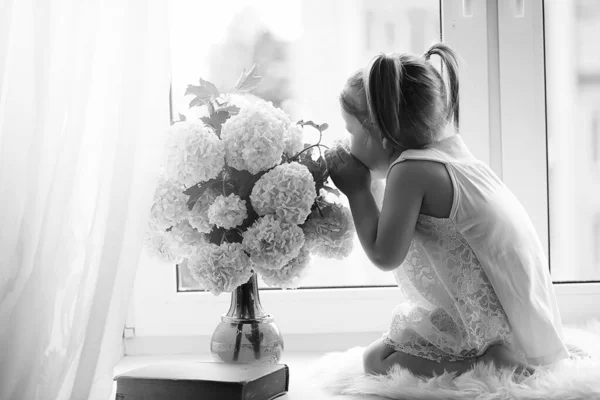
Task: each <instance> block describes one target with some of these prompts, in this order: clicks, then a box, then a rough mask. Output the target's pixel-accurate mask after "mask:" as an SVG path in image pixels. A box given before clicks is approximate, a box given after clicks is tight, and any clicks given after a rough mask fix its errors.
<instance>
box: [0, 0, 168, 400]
mask: <svg viewBox="0 0 600 400" xmlns="http://www.w3.org/2000/svg"><path fill="white" fill-rule="evenodd" d="M169 69H170V62H169V54H168V28H167V5H166V0H0V399H2V400H5V399H16V400H25V399H27V400H30V399H52V400H54V399H74V400H82V399H96V398H97V399H102V400H106V399H107V398H108V396H109V395H110V392H111V384H112V382H111V380H112V368H113V365H114V363H115V361H117V360H118V359H119V357H120V356H121V336H122V329H123V325H124V321H125V317H126V312H127V308H128V307H127V306H128V302H129V297H130V293H131V289H132V285H133V280H134V276H135V272H136V268H137V265H138V259H139V255H140V249H141V245H142V242H143V232H144V229H145V219H146V218H147V215H148V211H149V207H150V205H151V201H152V194H153V191H154V185H155V183H156V175H157V172H158V159H159V158H160V153H161V151H162V144H163V138H164V136H163V132H164V131H165V130H166V128H167V127H168V123H169V120H168V117H169V116H168V113H169V110H168V88H169V78H170V77H169V73H170V72H169Z"/></svg>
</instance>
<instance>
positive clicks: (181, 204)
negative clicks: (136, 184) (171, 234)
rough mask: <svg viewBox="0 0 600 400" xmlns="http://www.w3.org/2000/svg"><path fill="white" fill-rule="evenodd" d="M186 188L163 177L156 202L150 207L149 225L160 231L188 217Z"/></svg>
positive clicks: (156, 194) (158, 187) (155, 194)
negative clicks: (184, 192)
mask: <svg viewBox="0 0 600 400" xmlns="http://www.w3.org/2000/svg"><path fill="white" fill-rule="evenodd" d="M184 190H185V188H184V187H183V186H182V185H180V184H178V183H175V182H173V181H169V180H166V179H164V177H161V178H160V179H159V182H158V185H157V187H156V191H155V192H154V203H153V204H152V208H151V209H150V221H149V225H150V226H151V227H152V228H153V229H155V230H157V231H160V232H164V231H165V230H167V229H169V228H170V227H172V226H174V225H176V224H178V223H179V222H181V221H183V220H184V219H186V218H187V216H188V214H189V209H188V206H187V200H188V198H189V197H188V196H187V195H185V194H183V191H184Z"/></svg>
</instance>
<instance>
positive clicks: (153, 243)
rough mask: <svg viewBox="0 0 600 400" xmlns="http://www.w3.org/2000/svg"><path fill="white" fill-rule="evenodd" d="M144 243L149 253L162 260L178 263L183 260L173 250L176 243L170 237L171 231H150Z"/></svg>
mask: <svg viewBox="0 0 600 400" xmlns="http://www.w3.org/2000/svg"><path fill="white" fill-rule="evenodd" d="M144 244H145V246H146V249H147V250H148V253H149V254H150V255H151V256H154V257H156V258H158V259H160V260H161V261H165V262H170V263H173V264H177V263H180V262H181V261H182V260H183V258H182V257H181V256H179V255H177V254H176V253H175V252H174V251H173V249H174V245H173V242H172V240H171V238H170V232H156V231H154V232H149V235H147V236H146V240H145V243H144Z"/></svg>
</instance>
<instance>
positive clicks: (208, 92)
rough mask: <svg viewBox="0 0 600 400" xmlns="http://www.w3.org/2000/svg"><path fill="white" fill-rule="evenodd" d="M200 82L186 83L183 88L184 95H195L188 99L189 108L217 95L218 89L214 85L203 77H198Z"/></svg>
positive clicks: (200, 104) (202, 103) (204, 102)
mask: <svg viewBox="0 0 600 400" xmlns="http://www.w3.org/2000/svg"><path fill="white" fill-rule="evenodd" d="M199 81H200V83H199V85H198V86H195V85H188V87H187V89H186V90H185V95H186V96H188V95H193V96H196V97H194V98H193V99H192V100H191V101H190V108H191V107H195V106H202V105H204V104H206V103H207V102H209V101H210V99H212V98H213V97H217V96H218V95H219V90H218V89H217V87H216V86H215V85H213V84H212V83H210V82H209V81H205V80H204V79H202V78H200V79H199Z"/></svg>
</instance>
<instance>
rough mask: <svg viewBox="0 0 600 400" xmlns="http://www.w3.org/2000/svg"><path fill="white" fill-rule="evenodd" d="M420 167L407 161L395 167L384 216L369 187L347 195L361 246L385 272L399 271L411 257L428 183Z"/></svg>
mask: <svg viewBox="0 0 600 400" xmlns="http://www.w3.org/2000/svg"><path fill="white" fill-rule="evenodd" d="M420 164H421V163H420V162H418V161H417V162H413V161H406V162H401V163H398V164H396V165H395V166H394V167H392V169H391V170H390V173H389V175H388V177H387V183H386V189H385V196H384V202H383V207H382V209H381V213H380V212H379V209H378V208H377V204H376V203H375V199H374V198H373V195H372V193H371V191H370V189H369V188H368V187H365V188H363V189H361V190H355V191H352V192H349V193H346V195H347V197H348V200H349V202H350V209H351V210H352V217H353V219H354V225H355V226H356V232H357V234H358V238H359V240H360V243H361V245H362V247H363V249H364V250H365V253H366V254H367V256H368V257H369V259H370V260H371V262H372V263H373V264H375V265H376V266H377V267H378V268H380V269H382V270H385V271H389V270H393V269H395V268H397V267H398V266H399V265H400V264H402V262H403V261H404V258H405V257H406V254H407V253H408V248H409V246H410V242H411V240H412V238H413V234H414V230H415V225H416V223H417V218H418V216H419V213H420V211H421V203H422V201H423V196H424V192H425V182H427V177H426V176H425V169H424V168H422V167H421V165H420Z"/></svg>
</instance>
